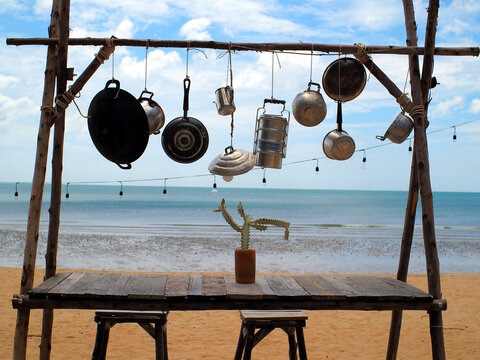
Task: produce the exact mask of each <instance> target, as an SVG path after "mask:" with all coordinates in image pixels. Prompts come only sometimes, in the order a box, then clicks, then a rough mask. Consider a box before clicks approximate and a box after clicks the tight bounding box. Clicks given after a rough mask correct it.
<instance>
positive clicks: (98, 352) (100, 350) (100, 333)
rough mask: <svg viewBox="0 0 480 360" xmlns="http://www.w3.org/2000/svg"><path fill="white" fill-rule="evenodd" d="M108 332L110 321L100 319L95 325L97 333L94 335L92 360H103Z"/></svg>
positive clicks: (105, 353)
mask: <svg viewBox="0 0 480 360" xmlns="http://www.w3.org/2000/svg"><path fill="white" fill-rule="evenodd" d="M109 333H110V323H109V322H108V321H104V320H100V321H99V322H98V325H97V335H96V337H95V347H94V348H93V354H92V360H105V357H106V355H107V344H108V335H109Z"/></svg>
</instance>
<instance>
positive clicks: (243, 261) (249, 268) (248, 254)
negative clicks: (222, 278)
mask: <svg viewBox="0 0 480 360" xmlns="http://www.w3.org/2000/svg"><path fill="white" fill-rule="evenodd" d="M235 282H237V283H240V284H251V283H254V282H255V249H248V250H242V249H235Z"/></svg>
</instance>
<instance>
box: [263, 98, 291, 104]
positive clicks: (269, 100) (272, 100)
mask: <svg viewBox="0 0 480 360" xmlns="http://www.w3.org/2000/svg"><path fill="white" fill-rule="evenodd" d="M263 103H264V104H266V103H270V104H282V105H283V106H285V104H286V101H285V100H277V99H265V100H263Z"/></svg>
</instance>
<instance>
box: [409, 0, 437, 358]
mask: <svg viewBox="0 0 480 360" xmlns="http://www.w3.org/2000/svg"><path fill="white" fill-rule="evenodd" d="M403 4H404V11H405V25H406V29H407V39H408V40H409V41H410V42H411V43H410V44H408V45H412V46H415V45H416V39H417V31H416V28H417V26H416V23H415V13H414V9H413V2H412V0H403ZM430 6H431V8H430V11H429V15H430V14H431V15H432V16H429V21H427V23H430V24H431V25H430V26H429V27H427V30H428V31H429V33H426V35H425V36H426V38H427V39H429V42H430V46H433V44H434V38H435V31H436V16H437V13H438V1H431V2H430ZM432 17H433V18H434V19H431V18H432ZM432 25H433V26H432ZM409 58H410V82H411V90H412V98H413V103H414V104H415V105H416V106H419V105H422V106H423V105H424V101H423V93H424V91H422V84H421V79H420V69H419V68H420V66H419V63H418V55H411V56H410V57H409ZM427 61H430V62H431V64H430V65H424V68H425V66H427V69H428V67H430V69H431V68H433V53H432V54H431V55H430V56H429V57H428V59H427ZM424 77H425V78H430V77H431V72H430V74H424ZM429 85H430V84H429V83H428V84H426V86H428V87H429ZM425 90H426V92H428V90H427V89H425ZM425 120H426V112H424V113H423V114H419V115H417V117H416V118H415V127H414V131H415V140H414V142H415V150H416V151H415V154H416V157H417V170H418V183H419V186H420V197H421V202H422V224H423V241H424V246H425V256H426V263H427V279H428V291H429V293H430V294H431V295H433V297H434V298H435V299H441V297H442V290H441V282H440V264H439V260H438V252H437V245H436V239H435V226H434V215H433V195H432V188H431V184H430V169H429V161H428V145H427V136H426V132H425ZM429 315H430V337H431V342H432V357H433V359H438V360H443V359H445V343H444V339H443V320H442V312H441V311H430V312H429Z"/></svg>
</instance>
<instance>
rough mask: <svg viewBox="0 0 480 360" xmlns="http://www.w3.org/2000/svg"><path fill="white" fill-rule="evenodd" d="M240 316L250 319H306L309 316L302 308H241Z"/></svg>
mask: <svg viewBox="0 0 480 360" xmlns="http://www.w3.org/2000/svg"><path fill="white" fill-rule="evenodd" d="M240 317H241V318H242V319H246V320H247V319H248V320H254V319H255V320H263V319H275V320H298V319H302V320H306V319H308V316H307V315H305V314H304V313H303V312H302V311H300V310H240Z"/></svg>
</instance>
